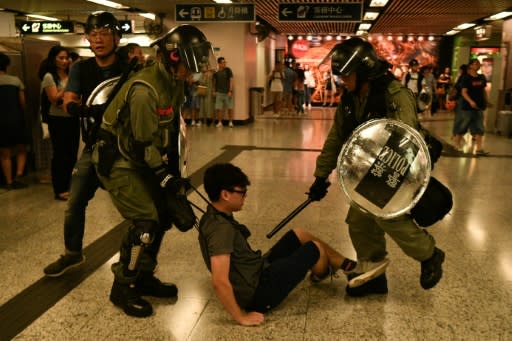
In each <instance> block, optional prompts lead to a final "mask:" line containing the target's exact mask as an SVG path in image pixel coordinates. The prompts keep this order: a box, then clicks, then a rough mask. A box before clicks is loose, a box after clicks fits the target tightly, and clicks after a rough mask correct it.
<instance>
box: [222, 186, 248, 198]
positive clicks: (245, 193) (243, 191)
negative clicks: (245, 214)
mask: <svg viewBox="0 0 512 341" xmlns="http://www.w3.org/2000/svg"><path fill="white" fill-rule="evenodd" d="M226 191H228V192H231V193H238V194H240V195H241V196H242V198H245V196H246V195H247V188H246V189H242V190H240V189H232V188H229V189H226Z"/></svg>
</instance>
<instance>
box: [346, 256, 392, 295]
mask: <svg viewBox="0 0 512 341" xmlns="http://www.w3.org/2000/svg"><path fill="white" fill-rule="evenodd" d="M388 265H389V258H384V259H383V260H381V261H380V262H370V261H362V262H358V263H357V266H356V268H355V269H354V270H352V271H351V273H350V274H351V275H354V276H351V277H350V280H349V281H348V286H349V287H350V288H357V287H360V286H361V285H363V284H365V283H366V282H368V281H371V280H372V279H374V278H376V277H378V276H380V275H382V274H383V273H384V272H385V271H386V268H387V267H388Z"/></svg>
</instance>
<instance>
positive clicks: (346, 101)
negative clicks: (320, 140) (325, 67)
mask: <svg viewBox="0 0 512 341" xmlns="http://www.w3.org/2000/svg"><path fill="white" fill-rule="evenodd" d="M393 81H396V79H395V77H394V76H393V75H391V74H389V73H387V74H385V75H383V76H382V77H380V78H378V79H376V80H375V81H373V82H372V85H371V88H370V92H369V93H368V98H371V101H368V102H367V103H366V106H365V108H364V114H363V115H362V117H360V118H358V117H357V113H356V107H355V104H354V103H355V97H354V95H353V94H351V93H350V92H345V93H344V94H343V97H342V98H341V103H342V116H343V136H344V137H345V138H348V137H349V136H350V134H352V132H353V131H354V129H356V128H357V127H358V126H359V125H361V124H362V123H364V122H366V121H369V120H371V119H377V118H384V117H387V116H388V115H389V113H391V112H393V111H396V110H398V109H399V107H398V104H397V103H393V102H392V100H391V96H390V94H389V89H388V88H389V85H390V84H391V82H393ZM396 82H398V81H396ZM400 87H403V86H402V85H400Z"/></svg>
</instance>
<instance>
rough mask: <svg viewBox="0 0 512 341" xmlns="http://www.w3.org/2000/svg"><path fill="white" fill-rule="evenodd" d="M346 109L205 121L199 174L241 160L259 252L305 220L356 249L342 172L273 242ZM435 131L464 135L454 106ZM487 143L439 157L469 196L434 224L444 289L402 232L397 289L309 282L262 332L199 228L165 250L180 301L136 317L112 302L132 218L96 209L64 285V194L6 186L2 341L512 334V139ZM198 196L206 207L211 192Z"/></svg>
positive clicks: (395, 267)
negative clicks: (480, 153) (478, 151)
mask: <svg viewBox="0 0 512 341" xmlns="http://www.w3.org/2000/svg"><path fill="white" fill-rule="evenodd" d="M333 113H334V109H331V108H315V109H313V110H312V111H309V112H308V113H307V115H305V116H301V117H298V116H282V117H279V118H274V117H272V115H271V113H270V112H266V113H265V114H264V115H262V116H259V117H257V118H256V120H255V122H254V123H252V124H250V125H246V126H236V127H235V128H233V129H231V128H228V127H223V128H215V127H214V126H210V127H207V126H201V127H191V128H190V129H189V130H188V132H189V139H190V148H191V156H190V159H189V174H190V175H191V176H192V179H193V182H194V183H195V184H196V185H197V186H199V189H200V190H202V186H201V182H202V181H201V175H202V172H203V171H204V166H205V165H206V164H208V163H210V162H215V161H222V162H228V161H229V162H233V163H234V164H236V165H238V166H240V167H241V168H242V169H243V170H244V171H245V172H246V173H247V174H248V175H249V177H250V179H251V182H252V185H251V187H250V190H249V194H248V198H247V200H246V204H245V206H244V210H243V211H242V212H239V213H238V214H236V217H237V219H238V220H239V221H240V222H243V223H245V224H247V225H248V226H249V227H250V228H251V230H252V232H253V234H252V237H251V243H252V245H253V246H254V247H257V248H261V249H264V250H266V249H267V248H268V247H269V246H270V245H271V244H272V243H273V242H275V240H276V239H277V238H279V236H280V235H281V234H282V233H284V231H285V230H287V229H288V228H291V227H294V226H301V227H303V228H305V229H307V230H310V231H312V232H313V233H314V234H316V235H318V236H320V237H321V238H323V239H324V240H326V241H328V242H329V243H330V244H331V245H333V246H334V247H335V248H336V249H338V250H339V251H341V252H342V253H344V254H345V255H347V256H350V257H355V251H354V249H353V247H352V245H351V242H350V239H349V237H348V232H347V225H346V224H345V223H344V218H345V215H346V212H347V210H348V204H347V200H346V199H345V197H344V195H343V193H342V191H341V190H340V189H339V187H338V186H337V185H336V179H335V178H334V175H332V176H331V181H332V182H333V183H335V184H334V185H333V186H331V188H330V191H329V195H328V196H327V197H326V198H325V199H324V200H322V201H321V202H318V203H313V204H311V205H310V206H308V207H307V208H306V209H305V210H304V211H302V212H301V213H300V214H299V215H298V216H297V217H296V218H295V219H294V220H292V222H291V223H289V225H287V226H286V227H285V228H284V229H283V231H281V232H280V233H279V234H278V235H276V236H275V237H274V238H272V239H271V240H269V239H267V238H266V237H265V235H266V234H267V233H268V232H269V231H270V230H271V229H272V228H273V227H274V226H275V225H276V224H277V223H278V222H279V221H280V220H281V219H283V218H284V217H285V216H286V215H287V214H288V213H290V212H291V211H292V210H293V209H294V208H295V207H297V206H298V205H299V204H300V203H302V202H303V201H304V200H305V199H306V195H305V194H304V193H305V192H306V191H307V190H308V188H309V186H310V184H311V183H312V181H313V171H314V167H315V159H316V156H317V155H318V152H319V149H320V148H321V146H322V143H323V141H324V139H325V136H326V134H327V131H328V129H329V127H330V126H331V124H332V116H333ZM424 125H425V126H426V127H427V128H428V129H430V130H431V132H433V133H434V134H435V135H436V136H438V137H440V138H441V139H442V140H443V141H445V142H446V143H450V135H451V126H452V119H451V115H450V114H448V113H442V114H439V115H437V116H434V118H432V119H428V120H424ZM485 148H486V149H487V150H489V151H490V152H491V156H489V157H479V158H477V157H473V156H472V154H471V153H470V151H471V150H470V149H471V141H470V137H468V141H467V144H466V146H465V149H464V153H459V152H456V151H455V150H454V149H453V148H451V147H450V146H446V147H445V154H444V157H442V158H441V159H440V160H439V162H438V163H437V164H436V167H435V170H434V173H433V174H434V175H435V176H436V177H437V178H439V179H440V180H442V181H443V182H444V183H445V184H447V185H448V186H449V187H450V188H451V190H452V192H453V194H454V197H455V203H454V208H453V210H452V212H451V214H450V215H449V216H447V217H446V218H445V219H444V220H443V221H441V222H440V223H438V224H436V225H435V226H433V227H431V228H429V232H431V233H432V234H433V236H434V237H435V238H436V240H437V244H438V247H440V248H441V249H443V250H444V251H445V252H446V261H445V263H444V271H445V272H444V277H443V279H442V280H441V282H440V283H439V284H438V285H437V286H436V287H435V288H433V289H431V290H428V291H426V290H423V289H422V288H421V287H420V284H419V273H420V264H419V263H417V262H416V261H414V260H412V259H410V258H407V257H406V256H405V255H404V254H403V252H402V251H401V250H400V249H398V247H397V246H396V244H395V243H394V242H393V241H392V240H388V250H389V257H390V258H391V264H390V266H389V268H388V271H387V274H388V281H389V283H388V286H389V294H387V295H385V296H370V297H365V298H357V299H356V298H351V297H347V296H346V295H345V291H344V288H345V285H346V279H345V278H344V276H339V277H337V278H333V280H332V282H331V281H325V282H324V283H321V284H319V285H312V284H311V283H309V281H307V280H306V281H304V282H303V283H302V284H301V285H300V286H299V287H298V288H296V290H294V291H293V292H292V293H291V295H290V296H289V298H288V299H287V300H285V302H284V303H283V304H282V305H281V306H280V307H278V308H277V309H275V311H272V312H271V313H269V314H267V315H266V317H265V318H266V321H265V323H264V324H263V325H262V326H259V327H252V328H247V327H241V326H238V325H236V324H235V323H234V322H233V321H232V320H231V319H230V317H229V315H228V314H227V313H226V312H224V310H223V309H222V307H221V305H220V303H219V301H218V300H217V298H216V297H215V294H214V291H213V289H212V288H211V284H210V276H209V273H208V272H207V270H206V267H205V266H204V264H203V262H202V259H201V256H200V252H199V248H198V246H197V235H196V231H194V230H192V231H189V232H188V233H185V234H183V233H180V232H178V231H177V230H175V229H173V230H171V231H170V232H169V233H168V234H167V235H166V238H165V240H164V242H163V245H162V249H161V253H160V256H159V260H160V264H159V268H158V276H159V277H160V278H161V279H163V280H168V281H174V282H175V283H176V284H177V285H178V288H179V297H178V299H177V300H162V299H150V301H151V302H152V303H153V305H154V308H155V309H154V310H155V313H154V314H153V316H151V317H150V318H146V319H136V318H132V317H128V316H126V315H125V314H124V313H123V312H122V311H120V310H119V309H117V308H115V307H114V306H113V305H112V304H111V303H110V302H109V300H108V295H109V291H110V287H111V284H112V279H113V275H112V273H111V271H110V268H109V266H110V264H111V263H112V262H114V261H115V260H116V259H117V257H118V255H117V254H116V252H117V249H118V242H117V240H118V238H119V237H118V235H116V234H114V232H115V231H117V233H119V232H122V226H121V227H118V228H117V229H115V228H114V227H116V226H117V225H119V224H120V223H121V222H122V218H121V217H120V216H119V214H118V213H117V211H116V210H115V209H114V208H113V206H112V204H111V203H110V199H109V198H108V195H107V194H106V193H105V192H104V191H101V190H100V191H98V193H97V195H96V197H95V198H94V199H93V200H92V201H91V203H90V207H89V209H88V214H87V221H86V223H87V225H86V236H85V245H86V246H88V248H87V249H86V256H87V258H88V261H87V263H86V265H85V266H84V267H83V268H81V269H79V270H77V271H75V272H73V273H70V274H67V275H65V276H63V277H61V278H57V279H49V278H44V277H43V273H42V269H43V268H44V266H46V265H47V264H48V263H49V262H52V261H54V260H55V259H56V258H57V257H58V255H59V254H60V253H61V252H62V249H63V242H62V238H63V236H62V224H63V223H62V221H63V211H64V209H65V205H66V204H65V203H63V202H60V201H56V200H53V195H52V190H51V186H50V185H42V184H32V185H31V186H30V187H28V188H27V189H23V190H16V191H9V192H2V193H1V194H0V212H1V213H0V268H1V269H2V270H3V271H2V272H3V276H2V277H1V280H0V340H8V339H11V338H14V339H15V340H112V341H113V340H512V223H511V221H512V200H511V194H510V193H512V176H511V172H510V170H511V168H512V140H511V139H507V138H505V137H501V136H496V135H493V134H488V135H486V137H485ZM189 198H190V199H191V200H192V201H194V202H195V203H197V204H199V205H200V206H202V207H205V204H204V202H202V200H201V199H200V197H199V196H198V195H197V194H195V193H193V194H191V195H190V196H189ZM106 237H109V238H110V239H108V238H106ZM96 253H97V254H100V253H101V255H102V257H104V258H98V257H96V256H97V255H96ZM102 259H103V260H102ZM105 260H107V261H106V262H105ZM62 293H63V294H62ZM66 293H67V294H66ZM61 296H62V297H61ZM45 302H46V303H45ZM45 304H46V306H45ZM9 321H10V322H9ZM6 324H8V325H7V326H6ZM13 325H16V326H18V327H17V328H18V329H19V330H17V331H16V332H15V333H14V335H12V333H13V330H15V328H14V329H13V327H12V326H13ZM8 327H9V328H8Z"/></svg>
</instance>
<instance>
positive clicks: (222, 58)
mask: <svg viewBox="0 0 512 341" xmlns="http://www.w3.org/2000/svg"><path fill="white" fill-rule="evenodd" d="M225 60H226V58H224V57H219V58H217V64H220V63H222V62H223V61H225Z"/></svg>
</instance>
